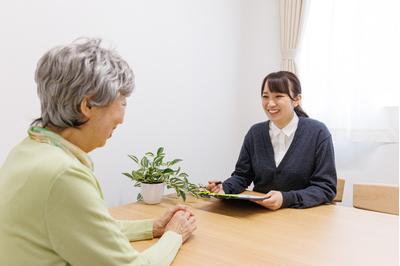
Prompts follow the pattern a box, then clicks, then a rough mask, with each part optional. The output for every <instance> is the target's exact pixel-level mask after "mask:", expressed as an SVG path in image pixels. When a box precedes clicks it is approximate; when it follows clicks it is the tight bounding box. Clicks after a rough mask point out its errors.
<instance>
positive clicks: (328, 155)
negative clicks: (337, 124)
mask: <svg viewBox="0 0 400 266" xmlns="http://www.w3.org/2000/svg"><path fill="white" fill-rule="evenodd" d="M336 182H337V177H336V168H335V156H334V150H333V144H332V137H331V136H330V135H329V137H327V138H326V139H324V140H323V141H322V142H321V143H320V144H319V145H318V147H317V151H316V154H315V170H314V172H313V173H312V176H311V178H310V185H309V186H308V187H307V188H305V189H302V190H292V191H288V192H282V196H283V204H282V208H286V207H291V208H308V207H312V206H316V205H319V204H323V203H328V202H331V201H332V200H333V199H334V198H335V195H336Z"/></svg>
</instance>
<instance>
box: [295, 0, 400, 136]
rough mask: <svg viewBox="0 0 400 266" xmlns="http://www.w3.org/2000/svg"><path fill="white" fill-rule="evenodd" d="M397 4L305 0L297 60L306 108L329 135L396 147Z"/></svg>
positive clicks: (399, 31) (398, 83) (399, 73)
mask: <svg viewBox="0 0 400 266" xmlns="http://www.w3.org/2000/svg"><path fill="white" fill-rule="evenodd" d="M399 11H400V1H396V0H393V1H390V0H384V1H372V0H346V1H341V0H336V1H335V0H324V1H315V0H314V1H309V3H308V9H307V10H306V22H305V26H304V29H303V40H302V44H301V52H300V54H299V57H298V62H299V63H298V66H299V76H300V79H301V81H302V85H303V94H304V97H303V98H304V101H303V106H304V107H305V110H306V111H307V112H308V113H309V114H310V115H311V116H312V117H314V118H316V119H319V120H321V121H324V122H325V123H326V124H327V125H328V127H329V128H330V130H331V132H332V134H333V137H334V138H336V139H344V140H350V141H357V142H378V143H398V101H399V95H400V94H399V91H400V78H399V76H400V68H399V67H398V64H399V62H400V56H399V55H400V53H399V51H400V41H399V40H400V21H399V17H400V13H399Z"/></svg>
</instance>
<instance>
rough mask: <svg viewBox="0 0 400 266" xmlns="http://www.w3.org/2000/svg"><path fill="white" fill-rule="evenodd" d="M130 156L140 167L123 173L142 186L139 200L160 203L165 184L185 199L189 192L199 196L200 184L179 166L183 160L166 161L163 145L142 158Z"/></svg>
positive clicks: (136, 185)
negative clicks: (191, 179) (195, 182)
mask: <svg viewBox="0 0 400 266" xmlns="http://www.w3.org/2000/svg"><path fill="white" fill-rule="evenodd" d="M128 157H129V158H131V159H132V160H133V161H134V163H135V164H136V165H137V166H138V168H137V169H136V170H132V171H131V172H130V173H122V174H123V175H125V176H127V177H129V178H130V179H132V181H134V182H135V184H134V186H135V187H141V192H140V193H139V194H138V196H137V200H143V201H144V202H146V203H148V204H157V203H160V202H161V199H162V196H163V194H164V186H165V185H166V186H167V188H173V189H175V191H176V194H177V196H178V197H182V199H183V200H184V201H185V200H186V194H187V193H190V194H191V195H193V196H195V197H199V192H200V188H199V186H197V185H195V184H192V183H190V182H189V180H188V175H187V174H186V173H184V172H182V171H181V168H180V167H177V165H178V163H179V162H181V161H182V160H181V159H174V160H171V161H165V160H164V159H165V153H164V148H163V147H160V148H158V149H157V152H156V153H155V154H154V153H152V152H146V153H145V155H144V156H143V157H142V158H141V159H139V158H138V157H136V156H134V155H128ZM176 167H177V168H176Z"/></svg>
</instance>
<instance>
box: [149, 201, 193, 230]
mask: <svg viewBox="0 0 400 266" xmlns="http://www.w3.org/2000/svg"><path fill="white" fill-rule="evenodd" d="M177 211H183V212H185V213H188V215H189V217H191V216H193V212H192V210H191V209H190V208H189V207H188V206H185V205H181V204H178V205H176V206H174V207H172V208H170V209H169V210H168V211H166V212H165V213H164V214H163V215H162V216H161V217H160V218H158V219H157V220H155V221H154V223H153V237H160V236H162V234H164V232H165V231H166V230H165V227H166V226H167V224H168V223H169V221H170V220H171V218H172V217H173V216H174V214H175V213H176V212H177Z"/></svg>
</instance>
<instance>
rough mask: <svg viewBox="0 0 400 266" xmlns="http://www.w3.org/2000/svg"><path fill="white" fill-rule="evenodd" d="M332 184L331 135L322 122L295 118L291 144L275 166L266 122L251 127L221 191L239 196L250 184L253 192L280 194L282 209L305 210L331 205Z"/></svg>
mask: <svg viewBox="0 0 400 266" xmlns="http://www.w3.org/2000/svg"><path fill="white" fill-rule="evenodd" d="M336 181H337V177H336V169H335V157H334V151H333V144H332V137H331V134H330V133H329V131H328V129H327V128H326V126H325V125H324V124H323V123H321V122H319V121H317V120H313V119H310V118H305V117H299V124H298V126H297V130H296V132H295V135H294V138H293V141H292V143H291V145H290V147H289V149H288V151H287V152H286V154H285V156H284V157H283V159H282V161H281V163H280V164H279V165H278V167H276V166H275V159H274V150H273V148H272V144H271V139H270V136H269V121H266V122H262V123H258V124H256V125H254V126H252V127H251V129H250V130H249V132H248V133H247V135H246V137H245V139H244V143H243V146H242V149H241V151H240V155H239V159H238V161H237V163H236V168H235V171H234V172H233V173H232V176H231V177H230V178H228V179H227V180H226V181H224V183H223V189H224V191H225V193H233V194H236V193H241V192H243V191H244V190H245V189H246V188H247V187H248V186H249V185H250V184H251V182H254V191H257V192H262V193H267V192H269V191H270V190H277V191H281V192H282V195H283V203H282V208H285V207H292V208H307V207H312V206H315V205H319V204H322V203H327V202H331V201H332V200H333V199H334V197H335V195H336Z"/></svg>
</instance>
